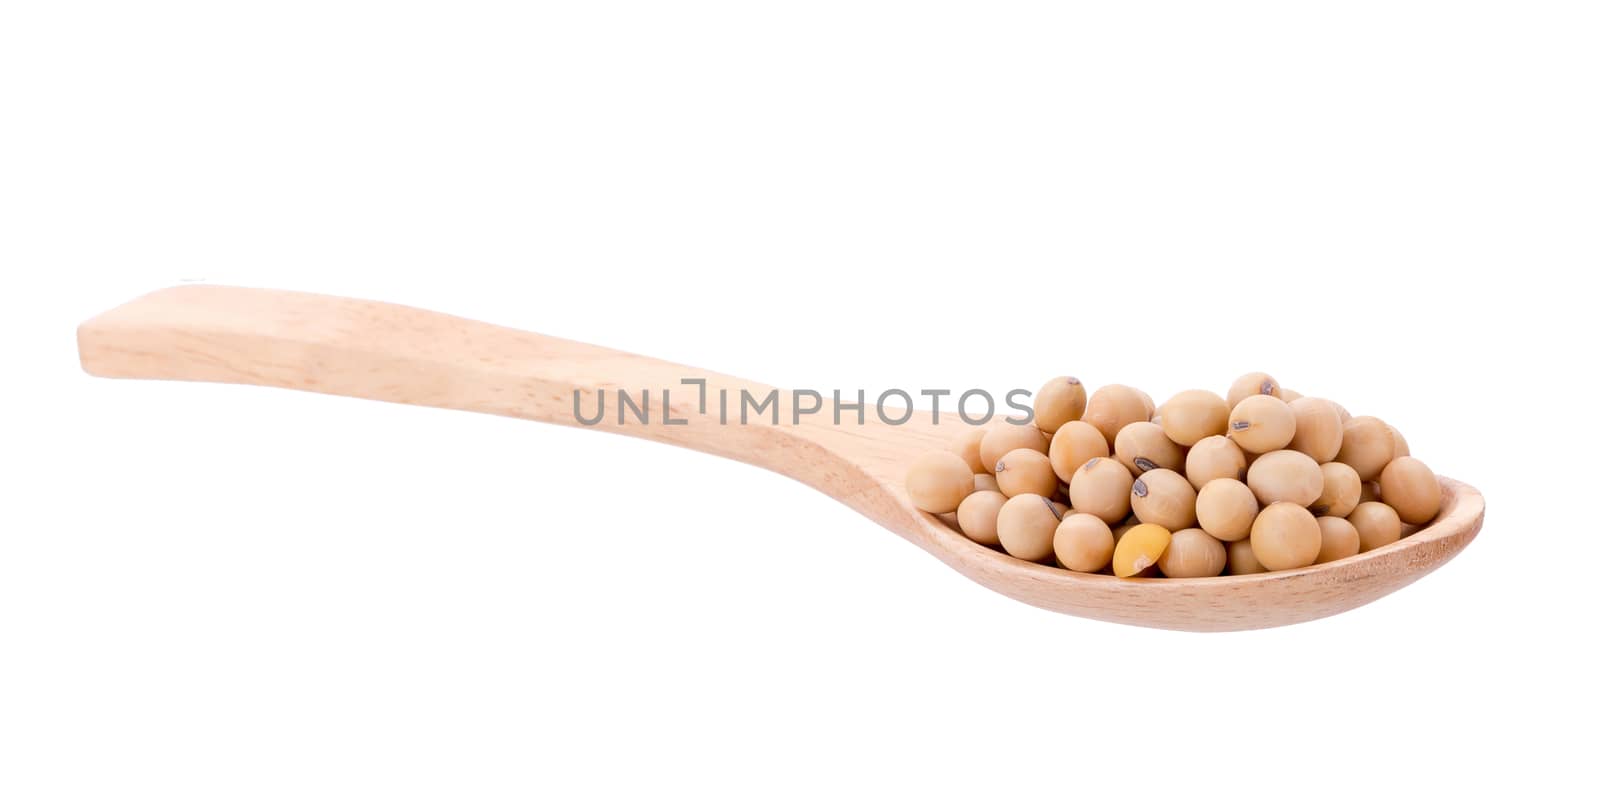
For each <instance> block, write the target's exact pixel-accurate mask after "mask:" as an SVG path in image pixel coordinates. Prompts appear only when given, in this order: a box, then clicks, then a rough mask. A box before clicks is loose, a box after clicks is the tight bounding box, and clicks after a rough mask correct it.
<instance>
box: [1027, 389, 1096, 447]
mask: <svg viewBox="0 0 1600 805" xmlns="http://www.w3.org/2000/svg"><path fill="white" fill-rule="evenodd" d="M1086 402H1087V395H1086V394H1085V392H1084V390H1083V383H1081V382H1079V381H1078V378H1076V377H1057V378H1053V379H1051V380H1049V381H1046V382H1045V384H1044V385H1043V386H1040V387H1039V393H1038V394H1035V395H1033V424H1034V425H1037V426H1038V427H1039V430H1042V431H1044V432H1045V433H1055V432H1056V431H1057V430H1058V429H1060V428H1061V426H1062V425H1065V424H1067V423H1068V422H1071V421H1073V420H1076V419H1078V418H1079V417H1081V416H1083V408H1084V405H1085V404H1086Z"/></svg>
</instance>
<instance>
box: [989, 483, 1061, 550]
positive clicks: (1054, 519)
mask: <svg viewBox="0 0 1600 805" xmlns="http://www.w3.org/2000/svg"><path fill="white" fill-rule="evenodd" d="M1060 524H1061V507H1060V505H1059V504H1056V503H1052V502H1051V501H1050V500H1048V499H1047V498H1042V497H1040V496H1038V495H1035V494H1033V493H1031V492H1030V493H1024V494H1021V495H1018V496H1016V497H1014V498H1011V499H1010V500H1007V501H1006V502H1005V504H1004V505H1002V506H1001V507H1000V513H999V515H998V516H996V517H995V532H996V534H997V535H998V536H999V539H1000V547H1002V548H1004V549H1005V552H1006V553H1009V554H1011V555H1012V556H1015V557H1017V558H1018V559H1026V560H1028V561H1030V562H1039V561H1042V560H1044V559H1046V558H1048V557H1050V556H1051V555H1052V554H1054V553H1055V536H1056V526H1057V525H1060Z"/></svg>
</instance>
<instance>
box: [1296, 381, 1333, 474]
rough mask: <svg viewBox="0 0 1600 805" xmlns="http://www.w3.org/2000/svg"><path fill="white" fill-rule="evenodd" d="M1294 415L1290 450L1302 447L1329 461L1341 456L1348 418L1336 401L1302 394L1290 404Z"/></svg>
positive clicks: (1322, 461)
mask: <svg viewBox="0 0 1600 805" xmlns="http://www.w3.org/2000/svg"><path fill="white" fill-rule="evenodd" d="M1289 410H1290V411H1291V412H1292V413H1293V414H1294V438H1292V439H1290V440H1289V449H1290V450H1299V451H1300V452H1302V453H1305V454H1306V455H1308V456H1310V457H1312V458H1313V459H1316V461H1317V463H1318V464H1325V463H1327V462H1329V461H1332V460H1333V459H1334V456H1337V455H1339V445H1340V444H1341V443H1343V442H1344V421H1343V420H1341V419H1339V409H1338V407H1337V406H1335V405H1334V404H1333V403H1331V402H1329V401H1327V400H1324V399H1321V398H1318V397H1301V398H1299V399H1297V400H1294V401H1293V402H1290V403H1289Z"/></svg>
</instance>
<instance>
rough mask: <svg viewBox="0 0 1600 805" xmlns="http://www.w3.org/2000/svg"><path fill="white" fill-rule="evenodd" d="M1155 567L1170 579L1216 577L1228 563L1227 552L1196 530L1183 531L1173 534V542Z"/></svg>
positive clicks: (1213, 538)
mask: <svg viewBox="0 0 1600 805" xmlns="http://www.w3.org/2000/svg"><path fill="white" fill-rule="evenodd" d="M1156 564H1157V565H1158V566H1159V567H1160V568H1161V572H1162V573H1163V574H1165V575H1166V576H1167V578H1172V579H1197V578H1204V577H1206V576H1218V575H1221V574H1222V569H1223V568H1224V567H1226V566H1227V564H1228V549H1227V548H1224V547H1223V546H1222V542H1221V541H1219V540H1218V539H1217V538H1216V537H1213V536H1211V535H1210V534H1207V533H1206V532H1204V531H1202V530H1200V529H1198V528H1185V529H1183V530H1182V531H1177V532H1174V533H1173V535H1172V543H1171V544H1170V545H1168V546H1167V550H1166V552H1165V553H1163V554H1161V558H1160V559H1159V560H1157V562H1156Z"/></svg>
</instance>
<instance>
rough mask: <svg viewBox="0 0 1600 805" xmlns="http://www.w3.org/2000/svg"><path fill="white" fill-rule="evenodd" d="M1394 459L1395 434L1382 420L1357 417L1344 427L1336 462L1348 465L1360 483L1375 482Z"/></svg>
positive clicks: (1371, 417)
mask: <svg viewBox="0 0 1600 805" xmlns="http://www.w3.org/2000/svg"><path fill="white" fill-rule="evenodd" d="M1393 458H1394V431H1391V430H1389V426H1388V425H1386V424H1384V422H1383V420H1381V419H1379V418H1377V417H1375V416H1358V417H1355V418H1353V419H1351V420H1350V421H1349V422H1346V423H1344V441H1343V443H1341V444H1340V445H1339V455H1338V456H1337V457H1336V458H1335V460H1336V461H1338V462H1339V463H1340V464H1348V465H1350V469H1353V470H1355V471H1356V474H1357V475H1359V476H1361V480H1363V481H1371V480H1375V479H1376V478H1377V477H1378V473H1380V472H1383V468H1384V467H1386V466H1388V465H1389V461H1390V460H1391V459H1393Z"/></svg>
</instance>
